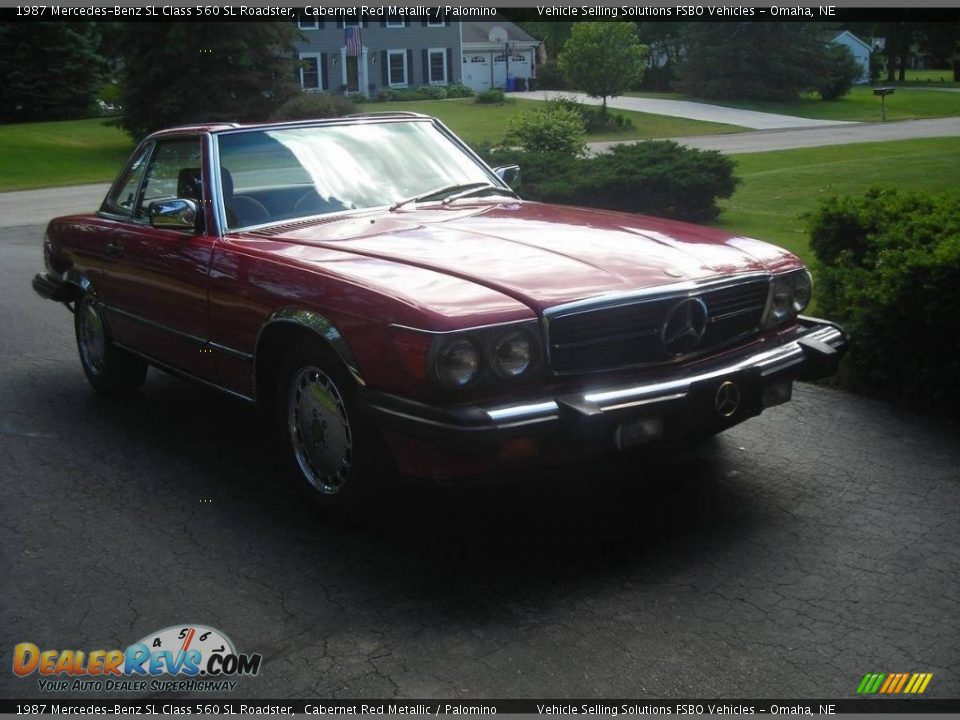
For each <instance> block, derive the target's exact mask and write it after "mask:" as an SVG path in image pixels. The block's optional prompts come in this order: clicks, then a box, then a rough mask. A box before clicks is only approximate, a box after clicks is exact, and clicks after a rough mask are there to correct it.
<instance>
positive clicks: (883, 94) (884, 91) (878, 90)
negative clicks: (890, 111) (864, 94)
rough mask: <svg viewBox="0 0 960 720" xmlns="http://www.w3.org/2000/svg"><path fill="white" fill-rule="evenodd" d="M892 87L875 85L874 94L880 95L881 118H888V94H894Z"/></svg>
mask: <svg viewBox="0 0 960 720" xmlns="http://www.w3.org/2000/svg"><path fill="white" fill-rule="evenodd" d="M893 90H894V89H893V88H892V87H875V88H874V89H873V94H874V95H879V96H880V119H881V120H886V119H887V95H893Z"/></svg>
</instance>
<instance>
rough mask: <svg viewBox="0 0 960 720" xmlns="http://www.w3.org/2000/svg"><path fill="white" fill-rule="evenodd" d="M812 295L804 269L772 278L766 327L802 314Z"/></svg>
mask: <svg viewBox="0 0 960 720" xmlns="http://www.w3.org/2000/svg"><path fill="white" fill-rule="evenodd" d="M812 295H813V283H812V281H811V279H810V273H809V272H808V271H807V270H805V269H804V270H795V271H794V272H790V273H786V274H785V275H777V276H776V277H774V278H773V287H772V288H771V291H770V309H769V311H768V313H767V320H766V323H765V324H766V326H767V327H776V326H777V325H779V324H781V323H783V322H784V321H786V320H787V319H789V318H792V317H794V316H796V315H798V314H799V313H802V312H803V311H804V310H805V309H806V307H807V305H809V304H810V298H811V297H812Z"/></svg>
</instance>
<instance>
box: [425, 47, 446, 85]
mask: <svg viewBox="0 0 960 720" xmlns="http://www.w3.org/2000/svg"><path fill="white" fill-rule="evenodd" d="M427 63H428V65H429V67H430V84H431V85H442V84H444V83H446V82H447V51H446V49H445V48H431V49H430V50H428V51H427Z"/></svg>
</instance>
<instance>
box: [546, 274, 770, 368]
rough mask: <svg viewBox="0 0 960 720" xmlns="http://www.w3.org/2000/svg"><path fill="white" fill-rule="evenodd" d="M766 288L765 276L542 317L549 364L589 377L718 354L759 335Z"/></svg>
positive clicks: (578, 306) (606, 302)
mask: <svg viewBox="0 0 960 720" xmlns="http://www.w3.org/2000/svg"><path fill="white" fill-rule="evenodd" d="M769 288H770V279H769V277H759V278H756V277H755V278H751V279H749V280H743V279H741V280H739V281H731V282H729V283H724V284H723V285H713V286H710V287H705V288H703V289H702V290H697V289H694V290H691V291H685V292H682V293H668V294H665V295H650V296H643V297H640V298H635V299H627V300H624V299H622V298H619V299H617V298H614V299H607V300H600V301H598V302H597V304H596V305H593V304H590V303H587V304H586V305H585V306H584V304H582V303H577V304H576V305H575V306H573V307H571V308H569V310H565V309H563V308H557V309H556V310H555V311H547V314H546V327H547V342H548V345H549V348H548V350H549V357H550V366H551V368H552V370H553V371H554V372H555V373H560V374H572V373H581V372H595V371H599V370H610V369H615V368H619V367H630V366H637V365H654V364H660V363H666V362H670V361H673V360H676V359H677V358H680V357H693V356H697V355H703V354H706V353H709V352H711V351H714V350H720V349H722V348H724V347H727V346H729V345H731V344H733V343H735V342H737V341H739V340H742V339H744V338H747V337H750V336H752V335H756V334H759V332H760V324H761V321H762V319H763V311H764V307H765V306H766V303H767V295H768V293H769Z"/></svg>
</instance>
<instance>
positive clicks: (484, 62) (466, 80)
mask: <svg viewBox="0 0 960 720" xmlns="http://www.w3.org/2000/svg"><path fill="white" fill-rule="evenodd" d="M462 78H463V84H464V85H466V86H467V87H469V88H472V89H473V90H475V91H476V92H483V91H484V90H487V89H488V88H489V87H490V56H489V55H488V54H486V53H466V54H465V55H464V56H463V73H462Z"/></svg>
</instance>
